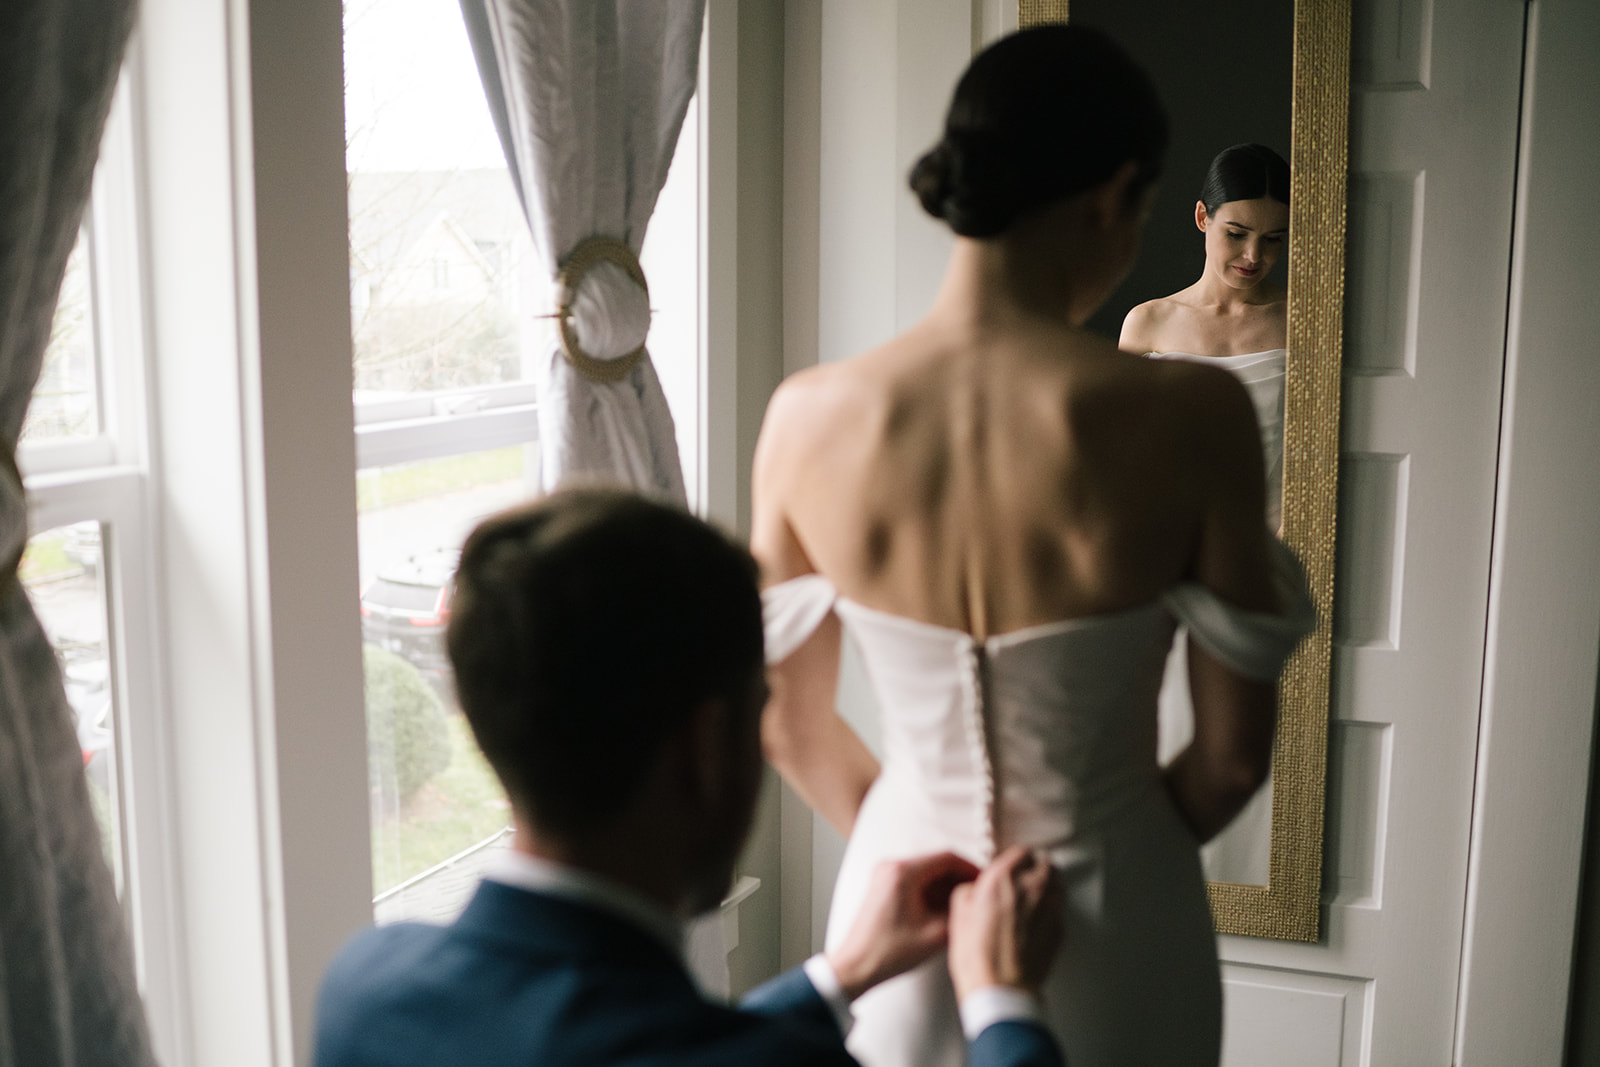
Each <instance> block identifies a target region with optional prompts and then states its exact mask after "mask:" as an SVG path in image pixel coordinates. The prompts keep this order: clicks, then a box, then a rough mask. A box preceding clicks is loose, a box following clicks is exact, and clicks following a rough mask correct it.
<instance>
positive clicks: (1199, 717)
mask: <svg viewBox="0 0 1600 1067" xmlns="http://www.w3.org/2000/svg"><path fill="white" fill-rule="evenodd" d="M1209 377H1210V379H1211V380H1210V383H1209V385H1208V387H1207V392H1208V394H1210V395H1208V396H1207V397H1205V400H1206V401H1207V403H1206V404H1204V405H1203V409H1202V412H1201V417H1202V418H1203V420H1204V421H1203V424H1201V425H1200V426H1199V427H1197V437H1199V438H1200V439H1201V440H1203V441H1204V442H1205V444H1206V446H1207V447H1206V448H1205V451H1204V455H1203V457H1201V458H1202V459H1203V462H1204V474H1205V478H1206V481H1207V482H1208V483H1209V485H1210V492H1208V494H1207V503H1206V505H1205V513H1204V516H1203V518H1202V520H1201V529H1200V542H1199V546H1198V549H1197V554H1196V559H1195V564H1194V573H1193V577H1194V578H1195V579H1196V580H1197V581H1199V582H1201V583H1202V584H1204V585H1206V586H1207V587H1209V588H1210V589H1211V590H1212V591H1213V592H1214V593H1216V594H1217V595H1218V596H1220V597H1221V598H1222V599H1224V600H1226V601H1228V602H1230V603H1232V604H1234V605H1236V606H1238V607H1240V608H1243V609H1245V610H1247V611H1276V610H1278V608H1279V605H1278V604H1277V603H1276V600H1275V597H1274V594H1273V591H1272V579H1271V562H1270V556H1269V554H1268V547H1267V538H1268V536H1270V535H1269V534H1268V532H1267V529H1266V525H1265V524H1264V523H1263V522H1262V520H1261V517H1262V515H1263V514H1264V510H1265V480H1264V476H1263V473H1262V466H1263V465H1262V460H1261V441H1260V435H1259V433H1258V431H1257V429H1256V421H1255V415H1254V412H1253V409H1252V408H1251V406H1250V399H1249V397H1248V395H1247V394H1246V393H1245V391H1244V389H1243V387H1242V386H1240V385H1239V384H1238V383H1237V382H1236V381H1234V380H1233V379H1232V378H1231V376H1225V375H1224V374H1222V373H1220V372H1219V373H1217V374H1212V375H1210V376H1209ZM1188 651H1189V689H1190V694H1191V696H1192V698H1193V705H1194V738H1193V740H1191V741H1190V743H1189V746H1188V747H1187V748H1185V749H1184V750H1183V751H1182V752H1181V753H1179V755H1178V757H1177V758H1176V759H1174V760H1173V761H1172V762H1171V763H1170V764H1169V765H1168V767H1167V771H1166V781H1167V789H1168V791H1169V792H1170V793H1171V794H1172V798H1173V800H1174V802H1175V803H1176V804H1177V806H1178V810H1179V811H1180V812H1181V813H1182V815H1183V816H1184V818H1185V819H1186V820H1187V821H1188V823H1189V825H1190V826H1191V827H1192V828H1193V830H1194V832H1195V836H1196V837H1198V838H1199V839H1200V840H1201V841H1208V840H1210V839H1211V838H1212V837H1214V836H1216V835H1217V834H1218V833H1219V832H1220V831H1221V830H1222V829H1223V828H1224V827H1226V826H1227V825H1228V823H1229V822H1231V821H1232V819H1233V817H1234V816H1235V815H1237V814H1238V813H1239V810H1240V809H1241V808H1243V807H1244V805H1245V804H1246V803H1247V802H1248V801H1249V800H1250V798H1251V797H1252V796H1253V795H1254V794H1255V791H1256V790H1257V789H1258V788H1260V786H1261V784H1262V782H1264V781H1265V780H1266V777H1267V773H1268V771H1269V770H1270V769H1271V766H1272V736H1273V731H1274V729H1275V727H1276V724H1277V686H1276V684H1274V683H1271V682H1259V681H1254V680H1252V679H1249V678H1246V677H1244V676H1243V675H1240V674H1237V673H1235V672H1234V671H1232V670H1230V669H1229V668H1228V667H1226V666H1224V665H1223V664H1222V663H1221V662H1219V661H1218V660H1217V659H1216V658H1215V657H1213V656H1212V655H1211V654H1210V653H1208V652H1207V651H1206V650H1205V649H1204V648H1202V647H1201V646H1200V645H1199V644H1197V643H1196V642H1195V641H1194V640H1193V638H1191V639H1190V641H1189V649H1188Z"/></svg>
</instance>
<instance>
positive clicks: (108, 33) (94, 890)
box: [0, 0, 155, 1067]
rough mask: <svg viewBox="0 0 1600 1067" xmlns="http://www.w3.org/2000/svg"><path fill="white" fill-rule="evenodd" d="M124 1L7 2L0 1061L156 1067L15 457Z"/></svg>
mask: <svg viewBox="0 0 1600 1067" xmlns="http://www.w3.org/2000/svg"><path fill="white" fill-rule="evenodd" d="M132 25H133V0H0V1067H88V1065H99V1064H105V1065H108V1067H110V1065H119V1067H121V1065H142V1064H153V1063H154V1062H155V1061H154V1058H153V1056H152V1055H151V1052H150V1042H149V1037H148V1035H147V1032H146V1027H145V1021H144V1015H143V1009H142V1006H141V1004H140V1001H139V994H138V990H137V988H136V986H135V983H134V971H133V958H132V952H131V950H130V947H129V941H128V935H127V931H126V929H125V926H124V922H123V915H122V911H121V908H120V907H119V905H118V903H117V899H116V894H115V890H114V886H113V884H112V878H111V872H110V871H109V870H108V869H107V867H106V864H105V860H104V859H103V857H102V854H101V850H100V838H99V831H98V829H97V828H96V825H95V820H94V814H93V812H92V811H91V809H90V806H89V794H88V789H87V785H86V782H85V780H84V775H83V760H82V755H81V752H80V750H79V748H78V741H77V734H76V731H75V729H74V726H73V719H72V712H71V709H70V708H69V706H68V704H67V700H66V695H65V693H64V692H63V690H62V685H61V676H60V672H59V669H58V667H57V664H56V658H55V654H54V653H53V652H52V650H51V648H50V643H49V641H48V640H47V639H46V638H45V635H44V631H43V629H42V628H41V627H40V625H39V620H38V618H37V617H36V616H35V615H34V612H33V608H32V606H31V605H30V604H29V603H28V598H27V596H26V595H25V594H24V593H23V590H22V587H21V585H20V584H19V583H18V581H17V577H16V565H17V561H18V559H19V557H20V556H21V554H22V550H23V548H24V546H25V544H26V542H27V509H26V504H25V501H24V498H23V491H22V482H21V478H20V477H19V476H18V474H17V468H16V463H15V459H14V457H15V454H16V445H17V437H18V435H19V434H20V433H21V432H22V420H23V416H24V415H25V414H26V412H27V408H28V399H29V395H30V394H31V392H32V390H33V386H34V383H35V381H37V380H38V377H39V369H40V365H41V363H42V361H43V358H44V350H45V346H46V344H47V342H48V341H49V338H50V327H51V321H52V319H53V316H54V312H55V306H56V297H57V295H58V293H59V292H60V289H61V281H62V277H63V275H64V274H65V272H66V264H67V256H68V254H69V253H70V252H71V251H72V246H73V242H74V241H75V239H76V237H77V232H78V226H79V223H80V222H81V220H82V218H83V212H84V207H85V205H86V204H87V203H88V200H89V183H90V179H91V177H92V176H93V173H94V163H95V158H96V155H97V154H98V152H99V146H100V135H101V132H102V130H103V129H104V127H105V121H106V113H107V111H108V110H109V108H110V104H111V94H112V90H113V89H114V87H115V85H116V79H117V72H118V70H119V68H120V67H121V64H122V53H123V49H124V47H125V45H126V43H127V40H128V34H129V32H130V31H131V29H132Z"/></svg>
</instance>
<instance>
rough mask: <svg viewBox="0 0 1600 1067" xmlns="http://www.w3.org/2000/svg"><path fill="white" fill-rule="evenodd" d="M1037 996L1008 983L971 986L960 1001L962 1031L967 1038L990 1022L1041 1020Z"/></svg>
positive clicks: (971, 1039)
mask: <svg viewBox="0 0 1600 1067" xmlns="http://www.w3.org/2000/svg"><path fill="white" fill-rule="evenodd" d="M1042 1014H1043V1013H1042V1012H1041V1011H1040V1009H1039V1000H1038V998H1037V997H1035V996H1034V995H1033V994H1032V993H1025V992H1023V991H1022V990H1020V989H1012V988H1011V987H1010V986H1003V985H991V986H984V987H983V988H982V989H974V990H973V991H972V992H970V993H968V994H967V996H966V999H965V1000H963V1001H962V1002H961V1032H962V1033H964V1034H966V1035H967V1040H968V1041H973V1040H975V1039H976V1038H977V1036H978V1035H979V1034H981V1033H983V1032H984V1031H985V1030H987V1029H988V1028H989V1027H991V1026H993V1025H994V1024H995V1023H1005V1022H1035V1023H1036V1022H1041V1021H1042Z"/></svg>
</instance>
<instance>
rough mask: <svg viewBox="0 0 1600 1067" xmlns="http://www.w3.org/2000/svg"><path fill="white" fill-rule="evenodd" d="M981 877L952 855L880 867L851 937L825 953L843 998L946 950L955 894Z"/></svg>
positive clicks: (851, 927)
mask: <svg viewBox="0 0 1600 1067" xmlns="http://www.w3.org/2000/svg"><path fill="white" fill-rule="evenodd" d="M977 874H978V868H977V867H976V866H974V865H973V864H971V863H969V862H967V861H966V860H964V859H962V858H961V857H960V856H957V855H956V854H955V853H953V852H941V853H938V854H936V855H931V856H917V857H914V858H912V859H905V860H887V861H885V862H883V863H880V864H878V865H877V867H875V868H874V869H873V871H872V878H871V880H870V881H869V882H868V883H867V893H866V897H865V899H864V900H863V901H862V904H861V911H860V912H859V913H857V915H856V919H855V922H853V923H852V924H851V925H850V931H849V933H847V934H846V935H845V939H844V941H843V943H841V944H840V945H839V947H838V948H836V949H831V950H829V951H828V953H827V957H828V962H829V963H830V964H832V965H833V970H834V973H835V974H837V975H838V977H839V985H840V986H841V987H842V988H843V990H844V992H845V994H846V995H847V996H848V997H850V999H852V1000H854V999H855V998H856V997H858V996H860V995H861V994H862V993H865V992H866V991H867V990H868V989H871V988H872V987H873V986H875V985H877V984H878V983H879V982H882V981H885V980H887V979H890V978H893V977H894V976H895V975H897V974H903V973H905V972H906V971H909V970H910V969H911V968H913V967H915V966H916V965H917V964H919V963H921V962H922V961H923V960H925V959H927V958H928V957H929V956H932V955H933V954H934V953H935V952H938V951H939V950H940V949H941V948H943V947H944V945H945V940H946V937H947V934H948V932H949V921H950V911H949V907H950V898H951V893H952V891H954V890H955V889H957V888H958V887H960V886H961V884H962V883H964V882H969V881H971V880H972V879H973V878H974V877H976V876H977Z"/></svg>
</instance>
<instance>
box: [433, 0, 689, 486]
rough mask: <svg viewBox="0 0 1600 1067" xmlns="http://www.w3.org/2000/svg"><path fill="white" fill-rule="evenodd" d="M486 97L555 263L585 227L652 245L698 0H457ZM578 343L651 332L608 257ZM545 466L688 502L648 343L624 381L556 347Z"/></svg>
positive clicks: (597, 352)
mask: <svg viewBox="0 0 1600 1067" xmlns="http://www.w3.org/2000/svg"><path fill="white" fill-rule="evenodd" d="M461 11H462V14H463V16H464V17H465V19H466V23H467V32H468V35H469V36H470V37H471V39H472V47H473V52H474V53H475V54H476V56H477V60H478V69H479V71H480V73H481V75H482V78H483V85H484V92H485V94H486V95H487V97H488V100H489V110H490V112H491V113H492V114H493V116H494V120H495V125H496V128H497V129H498V130H499V132H500V141H501V144H502V145H503V146H504V148H505V154H506V161H507V164H508V165H509V166H510V169H511V177H512V180H513V182H514V183H515V184H516V187H517V193H518V195H520V196H521V198H522V206H523V210H524V212H525V213H526V215H527V217H528V226H529V229H530V230H531V231H532V233H533V243H534V245H535V247H536V249H537V250H538V254H539V255H540V257H541V258H542V259H543V261H544V263H545V266H546V267H547V268H548V270H549V271H550V274H551V277H554V276H555V274H556V271H557V270H558V269H559V268H560V266H561V264H563V263H564V262H566V261H567V258H568V257H569V256H570V255H571V253H572V252H573V250H574V249H575V248H577V247H578V246H579V244H580V243H581V242H583V241H584V240H585V239H587V238H591V237H609V238H613V239H615V240H617V241H620V242H622V243H623V244H625V245H627V246H628V247H629V248H630V249H632V251H633V254H634V256H635V257H637V255H638V254H639V251H640V250H641V249H642V248H643V247H644V235H645V228H646V226H647V225H648V224H649V221H650V214H651V212H652V211H654V210H655V205H656V197H657V196H658V195H659V194H660V192H661V187H662V185H663V184H665V182H666V180H667V168H668V167H669V166H670V165H671V163H672V153H673V150H674V148H675V147H676V146H677V143H678V131H679V130H680V129H681V128H682V126H683V116H684V112H685V111H686V110H687V109H688V106H689V100H690V98H691V97H692V96H693V95H694V90H695V73H696V69H697V67H698V64H699V57H700V27H701V24H702V22H703V20H704V16H705V4H704V0H649V2H643V0H461ZM573 319H574V327H575V332H576V334H577V337H578V339H579V340H580V341H581V349H582V351H583V352H585V353H586V354H587V355H589V356H591V357H593V358H594V359H596V360H599V361H601V362H606V361H611V360H617V359H620V358H624V357H625V356H626V355H627V354H629V353H632V352H633V351H634V350H635V349H637V348H638V347H639V346H640V345H641V344H643V343H644V341H645V335H646V333H647V332H648V330H649V326H650V307H649V302H648V299H647V298H646V296H645V293H644V291H642V290H641V289H640V288H639V286H638V285H637V284H636V283H635V282H634V281H632V280H631V279H630V278H629V277H628V274H627V273H626V271H625V270H624V269H623V268H621V267H618V266H616V265H614V264H612V263H601V264H599V265H598V266H596V267H595V268H594V269H593V270H591V271H590V272H589V273H588V275H587V277H586V278H585V279H584V281H583V282H582V283H581V284H580V285H579V286H578V287H577V298H576V300H575V302H574V315H573ZM540 372H541V373H540V378H539V386H540V392H539V444H540V454H541V457H542V467H543V469H542V472H541V473H542V481H543V485H544V488H545V489H547V490H548V489H554V488H556V487H557V486H558V485H560V484H562V483H563V482H567V481H571V480H574V479H580V480H586V479H592V478H596V477H599V478H604V479H608V480H614V481H620V482H622V483H623V484H626V485H629V486H632V487H633V488H635V489H638V490H640V491H642V492H645V493H649V494H652V495H654V496H657V497H661V498H664V499H668V500H673V501H676V502H678V503H682V502H683V500H684V486H683V472H682V469H681V467H680V466H679V462H678V446H677V439H676V437H675V436H674V434H673V426H672V415H671V413H670V412H669V411H668V409H667V402H666V397H665V396H664V395H663V393H662V391H661V383H660V381H659V380H658V379H657V377H656V372H655V368H654V367H652V366H651V365H650V359H649V357H648V355H647V356H646V357H645V358H644V359H642V360H641V361H640V362H639V363H638V364H637V365H636V366H634V367H633V368H632V369H631V370H629V371H628V372H627V373H626V375H625V376H623V377H622V379H621V380H620V381H605V380H603V378H601V377H598V376H595V375H592V374H586V373H583V372H580V371H579V370H577V369H575V368H574V367H573V366H572V365H571V364H570V363H569V362H568V361H567V360H566V359H565V358H564V357H563V356H562V354H561V350H560V348H559V347H557V348H555V349H553V350H552V351H551V352H549V353H548V354H547V355H546V357H545V359H544V361H543V364H542V366H541V367H540Z"/></svg>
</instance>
